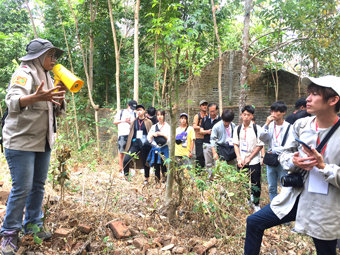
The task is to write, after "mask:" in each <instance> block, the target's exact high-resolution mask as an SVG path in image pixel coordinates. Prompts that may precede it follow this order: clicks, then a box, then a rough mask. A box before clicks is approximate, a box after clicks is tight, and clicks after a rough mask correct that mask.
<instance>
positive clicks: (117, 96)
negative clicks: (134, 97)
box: [107, 0, 120, 111]
mask: <svg viewBox="0 0 340 255" xmlns="http://www.w3.org/2000/svg"><path fill="white" fill-rule="evenodd" d="M107 3H108V5H109V14H110V22H111V28H112V35H113V42H114V46H115V56H116V75H115V76H116V100H117V111H119V110H120V84H119V71H120V69H119V61H120V47H119V48H118V42H117V33H116V28H115V23H114V20H113V15H112V4H111V0H107Z"/></svg>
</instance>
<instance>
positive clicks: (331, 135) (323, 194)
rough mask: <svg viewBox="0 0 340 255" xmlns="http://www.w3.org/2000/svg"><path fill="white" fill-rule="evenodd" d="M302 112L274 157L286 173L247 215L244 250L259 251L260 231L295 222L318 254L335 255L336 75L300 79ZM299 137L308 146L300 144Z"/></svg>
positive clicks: (339, 201)
mask: <svg viewBox="0 0 340 255" xmlns="http://www.w3.org/2000/svg"><path fill="white" fill-rule="evenodd" d="M302 83H303V84H305V85H307V86H308V89H307V92H308V94H309V96H308V97H307V99H306V100H307V105H306V106H307V112H308V113H310V114H312V115H314V116H311V117H305V118H302V119H299V120H297V121H296V122H295V123H294V125H293V127H292V128H291V129H292V132H291V133H290V135H289V136H288V139H287V142H286V144H285V146H284V149H283V152H282V153H281V154H280V156H279V161H280V164H281V165H282V167H283V168H284V170H286V171H289V172H290V173H291V174H289V175H288V176H284V177H283V178H282V179H281V180H282V181H281V182H282V184H283V186H284V187H282V190H281V193H280V194H279V195H277V196H276V197H274V198H273V200H272V202H271V203H270V204H269V205H267V206H265V207H264V208H262V209H261V210H260V211H258V212H257V213H255V214H253V215H251V216H249V217H248V219H247V231H246V240H245V248H244V254H247V255H249V254H259V252H260V247H261V242H262V236H263V232H264V230H265V229H268V228H271V227H273V226H276V225H280V224H283V223H286V222H290V221H295V227H294V230H295V231H296V232H298V233H302V234H306V235H309V236H310V237H312V238H313V241H314V244H315V248H316V253H317V254H318V255H336V244H337V239H339V238H340V157H339V155H340V146H339V144H340V128H339V125H340V121H339V117H338V115H337V113H338V111H339V109H340V77H336V76H331V75H329V76H324V77H320V78H312V77H305V78H303V79H302ZM300 141H302V142H303V143H305V144H306V145H308V146H309V147H311V149H308V147H307V146H305V145H303V144H302V143H301V142H300Z"/></svg>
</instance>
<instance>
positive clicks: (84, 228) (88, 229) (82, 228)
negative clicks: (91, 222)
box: [78, 224, 92, 234]
mask: <svg viewBox="0 0 340 255" xmlns="http://www.w3.org/2000/svg"><path fill="white" fill-rule="evenodd" d="M78 229H79V230H80V232H82V233H84V234H89V233H90V232H91V231H92V227H91V226H88V225H85V224H79V226H78Z"/></svg>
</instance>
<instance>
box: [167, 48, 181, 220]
mask: <svg viewBox="0 0 340 255" xmlns="http://www.w3.org/2000/svg"><path fill="white" fill-rule="evenodd" d="M180 52H181V49H180V47H178V48H177V54H176V66H175V70H173V71H172V70H171V63H170V61H169V71H170V73H171V75H170V82H169V84H170V85H171V84H172V86H173V88H174V90H173V91H174V93H175V94H173V93H170V116H171V137H176V123H177V110H178V106H179V97H178V82H179V75H180V69H179V67H180V66H179V55H180ZM169 59H171V57H169ZM173 97H175V104H172V100H173ZM170 159H171V161H170V168H169V170H170V171H169V174H168V179H167V186H166V194H165V195H166V197H165V201H166V205H167V211H168V213H167V215H168V220H169V222H170V223H171V222H172V221H173V219H174V217H175V212H176V208H177V207H178V206H179V203H180V202H181V200H179V201H178V202H177V203H176V202H175V201H174V199H173V196H172V194H173V185H174V175H175V171H176V161H175V143H171V147H170Z"/></svg>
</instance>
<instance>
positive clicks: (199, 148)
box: [192, 100, 208, 168]
mask: <svg viewBox="0 0 340 255" xmlns="http://www.w3.org/2000/svg"><path fill="white" fill-rule="evenodd" d="M207 110H208V102H207V101H206V100H201V101H200V112H199V113H197V114H196V115H195V116H194V121H193V125H192V126H193V128H194V130H195V137H196V140H195V154H196V167H201V168H204V166H205V160H204V155H203V138H204V135H203V134H201V132H200V129H201V123H202V120H203V119H204V118H205V117H206V116H208V111H207Z"/></svg>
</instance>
